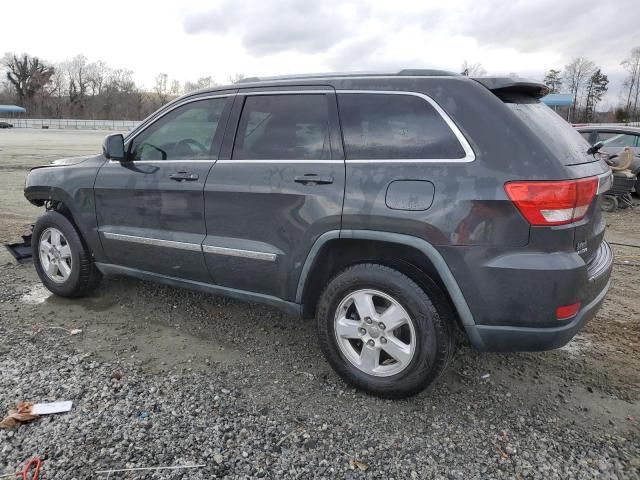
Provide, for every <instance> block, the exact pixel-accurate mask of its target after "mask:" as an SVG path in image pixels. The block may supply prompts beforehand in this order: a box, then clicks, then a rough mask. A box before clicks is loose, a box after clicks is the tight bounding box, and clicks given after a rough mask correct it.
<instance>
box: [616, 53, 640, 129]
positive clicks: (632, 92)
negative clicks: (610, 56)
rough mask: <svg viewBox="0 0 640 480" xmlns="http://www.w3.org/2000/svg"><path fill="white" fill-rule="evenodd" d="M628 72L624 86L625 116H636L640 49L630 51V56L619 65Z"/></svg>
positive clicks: (639, 88)
mask: <svg viewBox="0 0 640 480" xmlns="http://www.w3.org/2000/svg"><path fill="white" fill-rule="evenodd" d="M621 65H622V66H623V67H624V69H625V70H626V71H627V72H628V74H629V75H628V77H627V79H626V80H625V83H624V86H625V88H627V89H628V90H627V107H626V110H627V114H628V115H629V116H630V117H632V118H637V116H638V97H639V93H640V47H635V48H632V49H631V54H630V55H629V56H628V57H627V58H626V59H625V60H624V61H623V62H622V64H621Z"/></svg>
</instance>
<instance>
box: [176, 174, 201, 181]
mask: <svg viewBox="0 0 640 480" xmlns="http://www.w3.org/2000/svg"><path fill="white" fill-rule="evenodd" d="M169 178H170V179H171V180H175V181H176V182H195V181H196V180H198V178H200V177H198V174H197V173H189V172H177V173H172V174H171V175H169Z"/></svg>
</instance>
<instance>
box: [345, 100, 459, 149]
mask: <svg viewBox="0 0 640 480" xmlns="http://www.w3.org/2000/svg"><path fill="white" fill-rule="evenodd" d="M338 105H339V107H340V119H341V122H342V134H343V137H344V146H345V150H346V152H345V154H346V158H347V159H351V160H354V159H362V160H365V159H366V160H375V159H391V160H393V159H429V158H434V159H440V158H442V159H456V158H463V157H464V156H465V151H464V149H463V148H462V145H460V142H459V141H458V139H457V138H456V136H455V135H454V133H453V131H451V129H450V128H449V126H448V125H447V124H446V122H445V121H444V119H443V118H442V116H441V115H440V114H439V113H438V112H437V111H436V110H435V108H433V106H431V105H430V104H429V103H428V102H426V101H425V100H424V99H422V98H420V97H416V96H415V95H392V94H375V93H371V94H368V93H343V94H339V95H338Z"/></svg>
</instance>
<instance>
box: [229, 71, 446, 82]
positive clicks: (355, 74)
mask: <svg viewBox="0 0 640 480" xmlns="http://www.w3.org/2000/svg"><path fill="white" fill-rule="evenodd" d="M395 75H397V76H400V77H407V76H412V77H441V76H447V77H449V76H458V75H459V74H458V73H453V72H448V71H446V70H434V69H417V68H405V69H402V70H400V71H398V72H372V71H360V72H358V71H355V72H323V73H301V74H293V75H277V76H271V77H247V78H243V79H242V80H239V81H238V82H237V83H254V82H268V81H274V80H296V79H300V80H302V79H312V78H334V77H376V76H378V77H379V76H395Z"/></svg>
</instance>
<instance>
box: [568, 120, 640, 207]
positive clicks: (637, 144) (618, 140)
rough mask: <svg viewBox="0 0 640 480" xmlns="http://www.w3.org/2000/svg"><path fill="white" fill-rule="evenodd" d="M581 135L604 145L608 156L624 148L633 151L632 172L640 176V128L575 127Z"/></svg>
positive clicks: (638, 185) (638, 186) (638, 189)
mask: <svg viewBox="0 0 640 480" xmlns="http://www.w3.org/2000/svg"><path fill="white" fill-rule="evenodd" d="M574 127H575V128H576V130H578V132H580V135H582V137H583V138H584V139H585V140H586V141H587V142H589V145H595V144H596V143H598V142H602V143H603V147H602V148H601V149H600V151H601V152H603V153H606V154H608V155H614V154H618V153H620V152H621V151H622V149H623V148H624V147H629V148H631V150H633V154H634V157H633V161H632V162H631V167H630V169H631V171H632V172H633V173H634V175H640V127H625V126H620V125H574ZM635 190H636V194H637V195H640V179H638V180H637V181H636V188H635Z"/></svg>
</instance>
